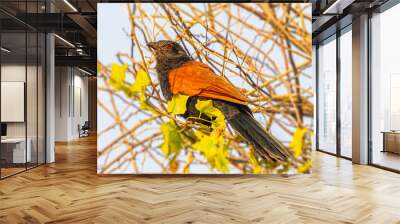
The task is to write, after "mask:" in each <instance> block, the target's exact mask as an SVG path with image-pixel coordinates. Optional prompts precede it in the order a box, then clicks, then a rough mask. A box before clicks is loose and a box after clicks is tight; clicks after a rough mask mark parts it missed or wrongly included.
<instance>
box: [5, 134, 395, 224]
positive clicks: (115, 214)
mask: <svg viewBox="0 0 400 224" xmlns="http://www.w3.org/2000/svg"><path fill="white" fill-rule="evenodd" d="M56 151H57V154H56V158H57V162H56V163H55V164H52V165H48V166H41V167H39V168H36V169H33V170H29V171H28V172H26V173H22V174H19V175H16V176H13V177H10V178H7V179H5V180H2V181H0V223H44V222H48V223H374V224H375V223H385V224H386V223H400V175H399V174H395V173H390V172H387V171H384V170H380V169H377V168H374V167H368V166H357V165H352V164H351V163H350V162H349V161H347V160H342V159H336V158H335V157H332V156H329V155H325V154H322V153H316V154H315V160H316V161H315V166H314V172H313V174H310V175H301V176H292V177H279V176H269V175H265V176H225V177H222V176H219V177H204V176H203V177H201V176H191V177H171V176H170V177H160V176H141V177H134V176H97V175H96V143H95V139H94V138H86V139H85V140H82V141H79V142H73V143H71V144H65V145H57V150H56Z"/></svg>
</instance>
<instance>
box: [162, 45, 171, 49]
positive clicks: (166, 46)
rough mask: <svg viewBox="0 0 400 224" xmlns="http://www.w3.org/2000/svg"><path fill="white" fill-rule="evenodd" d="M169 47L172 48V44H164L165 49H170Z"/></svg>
mask: <svg viewBox="0 0 400 224" xmlns="http://www.w3.org/2000/svg"><path fill="white" fill-rule="evenodd" d="M171 47H172V44H166V45H165V46H164V48H165V49H170V48H171Z"/></svg>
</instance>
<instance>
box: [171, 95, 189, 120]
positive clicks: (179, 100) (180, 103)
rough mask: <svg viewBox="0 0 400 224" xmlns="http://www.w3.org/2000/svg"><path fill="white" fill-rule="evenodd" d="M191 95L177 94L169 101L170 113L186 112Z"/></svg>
mask: <svg viewBox="0 0 400 224" xmlns="http://www.w3.org/2000/svg"><path fill="white" fill-rule="evenodd" d="M188 98H189V96H186V95H181V94H176V95H174V96H173V97H172V99H171V100H170V101H168V113H172V114H174V115H177V114H184V113H185V112H186V102H187V100H188Z"/></svg>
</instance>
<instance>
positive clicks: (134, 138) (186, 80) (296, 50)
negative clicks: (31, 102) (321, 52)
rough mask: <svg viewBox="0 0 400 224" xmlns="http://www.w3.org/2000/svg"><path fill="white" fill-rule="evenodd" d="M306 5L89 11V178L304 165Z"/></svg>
mask: <svg viewBox="0 0 400 224" xmlns="http://www.w3.org/2000/svg"><path fill="white" fill-rule="evenodd" d="M311 39H312V38H311V4H309V3H279V4H272V3H271V4H270V3H259V4H256V3H235V4H234V3H204V4H203V3H201V4H200V3H197V4H192V3H170V4H163V3H129V4H127V3H121V4H116V3H112V4H111V3H103V4H99V5H98V146H97V147H98V152H97V156H98V162H97V164H98V165H97V166H98V167H97V172H98V173H99V174H175V173H178V174H242V173H243V174H247V173H249V174H259V173H266V174H277V173H279V174H281V173H285V174H296V173H308V172H310V168H311V165H312V161H311V159H310V157H311V155H310V154H311V144H312V143H311V136H312V126H313V108H314V106H313V100H314V99H313V90H312V86H313V81H312V77H311V75H312V74H311V73H312V70H311V63H312V59H311V58H312V46H311Z"/></svg>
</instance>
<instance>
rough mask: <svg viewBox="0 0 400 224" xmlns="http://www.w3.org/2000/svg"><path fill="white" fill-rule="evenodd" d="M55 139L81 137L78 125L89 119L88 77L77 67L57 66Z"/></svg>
mask: <svg viewBox="0 0 400 224" xmlns="http://www.w3.org/2000/svg"><path fill="white" fill-rule="evenodd" d="M55 85H56V92H55V112H56V113H55V120H56V121H55V128H56V133H55V140H56V141H70V140H74V139H77V138H78V137H79V133H78V125H83V124H84V122H85V121H87V120H88V78H87V77H86V76H84V74H83V73H82V72H80V71H79V70H78V69H76V68H72V67H56V84H55Z"/></svg>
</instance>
